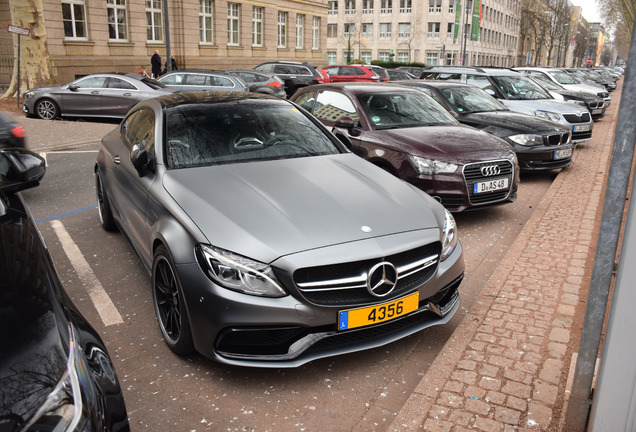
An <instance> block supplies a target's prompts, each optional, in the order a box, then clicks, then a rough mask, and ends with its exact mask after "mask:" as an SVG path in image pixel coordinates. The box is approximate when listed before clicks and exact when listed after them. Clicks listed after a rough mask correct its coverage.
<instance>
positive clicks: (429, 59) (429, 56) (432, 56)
mask: <svg viewBox="0 0 636 432" xmlns="http://www.w3.org/2000/svg"><path fill="white" fill-rule="evenodd" d="M426 64H427V65H429V66H437V53H436V52H434V53H431V52H427V53H426Z"/></svg>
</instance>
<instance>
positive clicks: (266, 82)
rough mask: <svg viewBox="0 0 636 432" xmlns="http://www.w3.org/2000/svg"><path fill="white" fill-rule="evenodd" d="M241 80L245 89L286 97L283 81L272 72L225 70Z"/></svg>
mask: <svg viewBox="0 0 636 432" xmlns="http://www.w3.org/2000/svg"><path fill="white" fill-rule="evenodd" d="M225 72H226V73H229V74H231V75H234V76H236V77H238V78H240V79H242V80H243V82H245V83H246V84H247V89H248V90H249V91H251V92H255V93H264V94H269V95H272V96H276V97H281V98H284V97H287V94H286V93H285V83H284V82H283V80H281V79H280V78H278V77H277V76H276V75H274V74H273V73H267V72H258V71H255V70H252V69H232V70H228V71H225Z"/></svg>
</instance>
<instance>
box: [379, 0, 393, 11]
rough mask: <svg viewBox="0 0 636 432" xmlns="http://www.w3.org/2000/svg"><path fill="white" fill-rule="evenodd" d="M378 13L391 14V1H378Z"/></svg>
mask: <svg viewBox="0 0 636 432" xmlns="http://www.w3.org/2000/svg"><path fill="white" fill-rule="evenodd" d="M380 1H381V3H380V13H383V14H390V13H393V0H380Z"/></svg>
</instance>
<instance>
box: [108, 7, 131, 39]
mask: <svg viewBox="0 0 636 432" xmlns="http://www.w3.org/2000/svg"><path fill="white" fill-rule="evenodd" d="M107 7H108V37H109V39H111V40H128V22H127V21H128V20H127V19H126V0H108V2H107Z"/></svg>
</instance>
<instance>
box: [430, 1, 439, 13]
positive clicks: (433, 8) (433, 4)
mask: <svg viewBox="0 0 636 432" xmlns="http://www.w3.org/2000/svg"><path fill="white" fill-rule="evenodd" d="M428 11H429V12H430V13H439V12H441V11H442V0H428Z"/></svg>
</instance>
